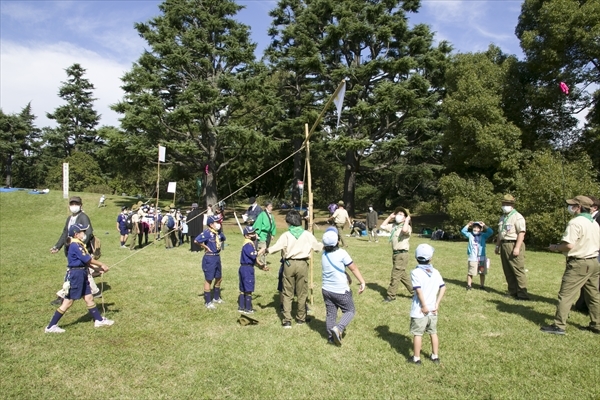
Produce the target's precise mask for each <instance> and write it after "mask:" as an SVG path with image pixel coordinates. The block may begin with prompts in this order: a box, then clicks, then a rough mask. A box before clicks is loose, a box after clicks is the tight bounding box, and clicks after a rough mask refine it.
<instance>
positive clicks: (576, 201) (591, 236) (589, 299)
mask: <svg viewBox="0 0 600 400" xmlns="http://www.w3.org/2000/svg"><path fill="white" fill-rule="evenodd" d="M567 204H568V207H569V213H570V214H572V215H574V218H573V219H571V220H570V221H569V223H568V224H567V229H566V230H565V233H564V235H563V237H562V239H561V242H560V243H559V244H551V245H550V247H549V249H550V250H551V251H555V252H562V253H564V254H565V255H566V256H567V267H566V269H565V273H564V274H563V278H562V282H561V285H560V290H559V292H558V305H557V306H556V314H554V324H552V325H550V326H543V327H542V328H541V329H540V330H541V331H542V332H544V333H553V334H556V335H564V334H565V328H566V326H567V318H568V317H569V311H570V310H571V305H572V304H573V303H574V302H575V300H577V296H579V291H580V290H581V288H583V291H584V293H585V296H584V297H585V299H586V303H587V306H588V309H589V313H590V324H589V325H588V326H586V327H583V328H582V329H586V330H589V331H590V332H593V333H596V334H600V293H599V292H598V278H599V277H600V263H599V262H598V249H599V248H600V226H599V225H598V223H597V222H596V221H594V219H593V218H592V216H591V214H590V207H591V206H592V204H593V202H592V200H591V199H590V198H588V197H586V196H576V197H575V198H573V199H570V200H567Z"/></svg>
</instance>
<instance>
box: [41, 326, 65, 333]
mask: <svg viewBox="0 0 600 400" xmlns="http://www.w3.org/2000/svg"><path fill="white" fill-rule="evenodd" d="M44 332H45V333H64V332H65V330H64V329H62V328H59V327H58V325H52V326H51V327H50V328H48V327H46V329H44Z"/></svg>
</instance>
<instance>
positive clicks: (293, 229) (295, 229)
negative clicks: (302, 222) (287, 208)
mask: <svg viewBox="0 0 600 400" xmlns="http://www.w3.org/2000/svg"><path fill="white" fill-rule="evenodd" d="M289 231H290V233H291V234H292V236H294V237H295V238H296V239H298V238H299V237H300V235H302V233H303V232H304V228H303V227H301V226H290V229H289Z"/></svg>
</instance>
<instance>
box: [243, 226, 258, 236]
mask: <svg viewBox="0 0 600 400" xmlns="http://www.w3.org/2000/svg"><path fill="white" fill-rule="evenodd" d="M255 232H256V230H254V227H253V226H247V227H245V228H244V236H248V235H251V234H253V233H255Z"/></svg>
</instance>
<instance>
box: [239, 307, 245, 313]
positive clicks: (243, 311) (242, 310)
mask: <svg viewBox="0 0 600 400" xmlns="http://www.w3.org/2000/svg"><path fill="white" fill-rule="evenodd" d="M238 312H239V313H242V314H245V313H246V310H244V309H243V308H238Z"/></svg>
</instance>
